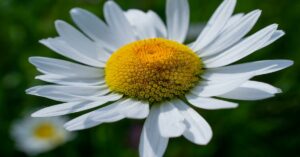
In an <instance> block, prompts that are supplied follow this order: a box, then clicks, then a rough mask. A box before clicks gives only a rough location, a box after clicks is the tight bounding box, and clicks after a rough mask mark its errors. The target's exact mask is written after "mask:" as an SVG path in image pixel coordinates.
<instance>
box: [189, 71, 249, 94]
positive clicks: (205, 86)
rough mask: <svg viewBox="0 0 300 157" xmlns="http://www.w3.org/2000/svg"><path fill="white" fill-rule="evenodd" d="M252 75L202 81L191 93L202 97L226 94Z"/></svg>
mask: <svg viewBox="0 0 300 157" xmlns="http://www.w3.org/2000/svg"><path fill="white" fill-rule="evenodd" d="M251 77H252V76H247V75H246V76H243V77H239V78H234V79H231V80H226V81H201V83H200V84H199V85H198V86H196V87H195V88H193V89H192V90H191V93H193V94H194V95H197V96H201V97H213V96H217V95H221V94H225V93H227V92H229V91H232V90H234V89H235V88H238V87H239V86H240V85H241V84H243V83H244V82H246V81H247V80H249V79H250V78H251Z"/></svg>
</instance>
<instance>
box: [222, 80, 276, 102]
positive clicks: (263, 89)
mask: <svg viewBox="0 0 300 157" xmlns="http://www.w3.org/2000/svg"><path fill="white" fill-rule="evenodd" d="M277 93H281V90H280V89H278V88H276V87H273V86H271V85H269V84H266V83H262V82H256V81H247V82H245V83H243V84H242V85H241V86H240V87H239V88H236V89H235V90H232V91H230V92H228V93H225V94H222V95H220V96H218V97H222V98H227V99H236V100H262V99H267V98H270V97H273V96H274V95H275V94H277Z"/></svg>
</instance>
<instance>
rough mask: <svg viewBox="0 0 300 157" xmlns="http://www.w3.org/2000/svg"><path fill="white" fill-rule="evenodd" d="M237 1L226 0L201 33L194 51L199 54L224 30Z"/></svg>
mask: <svg viewBox="0 0 300 157" xmlns="http://www.w3.org/2000/svg"><path fill="white" fill-rule="evenodd" d="M235 5H236V0H225V1H224V2H223V3H222V4H221V5H220V6H219V7H218V9H217V10H216V11H215V13H214V14H213V16H212V17H211V19H210V20H209V21H208V23H207V26H206V27H205V28H204V30H203V31H202V32H201V34H200V35H199V37H198V38H197V40H196V41H195V43H194V44H193V45H192V47H191V48H192V50H193V51H194V52H197V51H199V50H201V49H203V48H204V47H205V46H207V45H208V44H210V43H211V42H212V41H213V40H214V39H215V38H216V37H217V36H218V35H219V33H220V32H221V31H222V30H223V28H224V27H225V25H226V23H227V22H228V20H229V19H230V17H231V15H232V13H233V11H234V8H235Z"/></svg>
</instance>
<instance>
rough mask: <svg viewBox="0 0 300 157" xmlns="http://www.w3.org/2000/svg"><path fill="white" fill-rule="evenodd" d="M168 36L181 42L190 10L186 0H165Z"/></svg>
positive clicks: (185, 33) (184, 36) (184, 35)
mask: <svg viewBox="0 0 300 157" xmlns="http://www.w3.org/2000/svg"><path fill="white" fill-rule="evenodd" d="M166 15H167V28H168V29H167V31H168V38H169V39H171V40H175V41H177V42H179V43H183V42H184V40H185V38H186V35H187V32H188V28H189V22H190V21H189V20H190V10H189V4H188V1H187V0H167V8H166Z"/></svg>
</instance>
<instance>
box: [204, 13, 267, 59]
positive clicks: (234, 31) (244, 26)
mask: <svg viewBox="0 0 300 157" xmlns="http://www.w3.org/2000/svg"><path fill="white" fill-rule="evenodd" d="M260 15H261V11H260V10H255V11H253V12H251V13H249V14H247V15H245V16H244V17H242V18H241V19H240V20H238V21H237V22H236V23H234V24H232V26H229V27H228V28H227V29H225V30H224V31H223V32H222V33H221V34H220V35H219V37H218V38H217V39H216V40H215V41H214V42H213V43H212V44H210V45H209V46H208V47H207V48H204V49H203V50H200V51H199V55H200V56H201V57H206V56H209V55H214V54H217V53H220V52H221V51H224V50H225V49H227V48H229V47H230V46H232V45H233V44H235V43H237V42H238V41H240V40H241V39H242V38H243V37H244V36H245V35H246V34H247V33H248V32H249V31H250V30H251V29H252V28H253V26H254V25H255V23H256V22H257V20H258V18H259V16H260Z"/></svg>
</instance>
